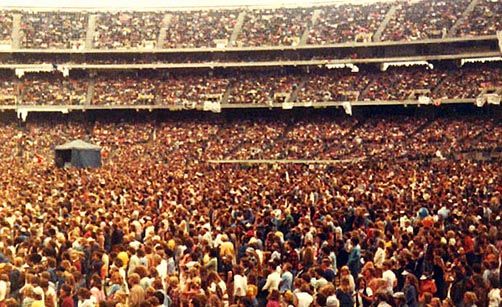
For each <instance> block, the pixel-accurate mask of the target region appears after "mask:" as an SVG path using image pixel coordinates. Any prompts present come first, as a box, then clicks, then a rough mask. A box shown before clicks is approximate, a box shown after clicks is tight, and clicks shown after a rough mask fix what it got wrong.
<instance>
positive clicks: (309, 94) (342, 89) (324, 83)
mask: <svg viewBox="0 0 502 307" xmlns="http://www.w3.org/2000/svg"><path fill="white" fill-rule="evenodd" d="M372 79H373V78H372V75H371V74H358V73H350V72H348V71H346V70H339V71H335V72H330V71H314V72H311V74H310V75H309V77H308V78H307V80H308V81H307V82H306V84H305V86H304V87H302V88H301V89H300V91H299V93H298V100H299V101H312V102H316V101H317V102H318V101H345V100H358V99H359V96H360V94H361V93H362V92H363V91H364V89H365V88H366V87H367V86H368V85H369V83H370V81H371V80H372Z"/></svg>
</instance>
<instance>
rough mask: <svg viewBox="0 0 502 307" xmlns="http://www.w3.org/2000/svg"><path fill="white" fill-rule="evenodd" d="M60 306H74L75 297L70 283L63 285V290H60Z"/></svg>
mask: <svg viewBox="0 0 502 307" xmlns="http://www.w3.org/2000/svg"><path fill="white" fill-rule="evenodd" d="M59 294H60V295H61V298H60V306H61V307H73V306H74V304H73V298H72V296H71V287H70V286H68V285H62V286H61V290H59Z"/></svg>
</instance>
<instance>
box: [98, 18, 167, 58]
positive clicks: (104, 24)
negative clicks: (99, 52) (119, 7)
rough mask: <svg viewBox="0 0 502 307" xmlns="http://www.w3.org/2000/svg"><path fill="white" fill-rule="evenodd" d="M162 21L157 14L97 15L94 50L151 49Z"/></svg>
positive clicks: (155, 41) (155, 42)
mask: <svg viewBox="0 0 502 307" xmlns="http://www.w3.org/2000/svg"><path fill="white" fill-rule="evenodd" d="M163 19H164V14H163V13H157V12H116V13H109V12H103V13H99V14H97V18H96V29H95V32H94V35H95V37H94V48H98V49H99V48H104V49H112V48H147V47H149V48H153V47H154V46H155V45H156V44H157V39H158V35H159V31H160V27H161V25H162V21H163Z"/></svg>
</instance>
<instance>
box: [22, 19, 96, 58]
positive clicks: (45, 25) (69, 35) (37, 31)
mask: <svg viewBox="0 0 502 307" xmlns="http://www.w3.org/2000/svg"><path fill="white" fill-rule="evenodd" d="M87 24H88V17H87V13H85V12H79V13H69V12H25V13H24V14H23V15H22V24H21V29H22V35H21V37H22V46H23V47H24V48H57V49H78V48H83V47H84V44H85V35H86V31H87Z"/></svg>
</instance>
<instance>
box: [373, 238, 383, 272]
mask: <svg viewBox="0 0 502 307" xmlns="http://www.w3.org/2000/svg"><path fill="white" fill-rule="evenodd" d="M377 246H378V248H377V250H376V252H375V257H373V263H374V264H375V267H376V268H379V269H380V268H382V265H383V262H384V261H385V256H386V253H385V243H384V242H383V241H382V240H380V241H378V245H377Z"/></svg>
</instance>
